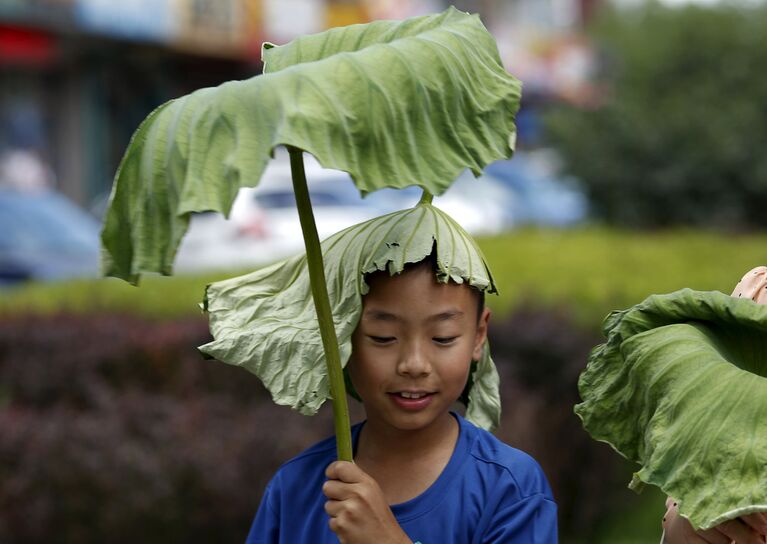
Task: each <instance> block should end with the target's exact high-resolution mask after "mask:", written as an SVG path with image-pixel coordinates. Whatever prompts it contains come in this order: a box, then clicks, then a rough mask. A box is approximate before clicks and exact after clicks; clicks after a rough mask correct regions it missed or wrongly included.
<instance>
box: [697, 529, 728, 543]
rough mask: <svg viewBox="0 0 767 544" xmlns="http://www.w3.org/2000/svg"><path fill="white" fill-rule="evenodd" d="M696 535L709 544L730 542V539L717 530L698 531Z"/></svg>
mask: <svg viewBox="0 0 767 544" xmlns="http://www.w3.org/2000/svg"><path fill="white" fill-rule="evenodd" d="M697 535H698V536H700V537H701V538H702V539H703V540H705V541H706V542H708V543H709V544H730V543H731V542H732V539H731V538H730V537H729V536H726V535H725V534H724V533H721V532H720V531H718V530H717V529H708V530H706V531H698V532H697Z"/></svg>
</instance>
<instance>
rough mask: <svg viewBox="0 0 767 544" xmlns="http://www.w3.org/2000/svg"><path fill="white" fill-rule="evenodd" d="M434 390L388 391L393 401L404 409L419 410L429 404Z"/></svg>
mask: <svg viewBox="0 0 767 544" xmlns="http://www.w3.org/2000/svg"><path fill="white" fill-rule="evenodd" d="M433 396H434V392H428V391H396V392H392V393H389V398H391V399H392V400H393V401H394V403H395V404H396V405H397V406H399V407H400V408H404V409H405V410H411V411H412V410H421V409H423V408H426V407H427V406H428V405H429V404H431V400H432V397H433Z"/></svg>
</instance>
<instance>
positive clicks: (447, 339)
mask: <svg viewBox="0 0 767 544" xmlns="http://www.w3.org/2000/svg"><path fill="white" fill-rule="evenodd" d="M456 338H458V337H457V336H435V337H434V338H432V340H434V341H435V342H436V343H437V344H442V345H443V346H447V345H450V344H452V343H453V342H454V341H455V339H456Z"/></svg>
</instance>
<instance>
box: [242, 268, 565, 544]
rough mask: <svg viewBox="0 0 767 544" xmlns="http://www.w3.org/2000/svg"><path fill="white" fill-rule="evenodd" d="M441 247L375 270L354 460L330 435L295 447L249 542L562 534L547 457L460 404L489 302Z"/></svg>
mask: <svg viewBox="0 0 767 544" xmlns="http://www.w3.org/2000/svg"><path fill="white" fill-rule="evenodd" d="M435 259H436V257H435V256H432V257H431V260H430V259H429V257H427V258H426V259H425V260H422V261H420V262H419V263H416V264H411V265H407V266H405V268H404V270H403V271H402V272H401V273H399V274H395V275H389V274H388V273H387V272H375V273H373V274H369V275H368V276H367V277H366V281H367V284H368V285H369V291H368V292H367V294H365V295H364V296H363V297H362V313H361V317H360V319H359V323H358V325H357V326H356V329H355V330H354V333H353V335H352V355H351V358H350V360H349V364H348V367H347V368H348V373H349V378H350V379H351V383H352V385H353V387H354V389H355V390H356V392H357V394H358V395H359V397H360V398H361V400H362V402H363V404H364V408H365V412H366V415H367V420H366V421H365V422H364V423H362V424H359V425H356V426H355V427H354V428H353V431H352V437H353V444H354V463H345V462H336V461H334V459H335V455H336V449H335V443H334V441H333V440H332V439H329V440H326V441H324V442H321V443H319V444H317V445H315V446H314V447H312V448H310V449H308V450H306V451H305V452H303V453H302V454H301V455H299V456H298V457H296V458H294V459H292V460H291V461H288V462H287V463H286V464H285V465H283V466H282V467H281V468H280V470H279V471H278V472H277V474H276V475H275V476H274V478H273V479H272V480H271V482H270V483H269V485H268V486H267V489H266V491H265V494H264V497H263V500H262V503H261V506H260V508H259V510H258V513H257V515H256V518H255V521H254V523H253V525H252V528H251V531H250V534H249V536H248V541H247V542H248V543H249V544H259V543H270V544H271V543H278V542H279V543H291V544H296V543H310V542H311V543H323V542H338V541H340V542H342V543H344V544H358V543H375V544H385V543H392V544H395V543H396V544H400V543H412V542H420V543H423V544H437V543H439V544H449V543H453V542H454V543H462V544H469V543H490V542H494V543H507V544H513V543H520V544H522V543H524V544H535V543H545V544H550V543H556V541H557V529H556V506H555V504H554V501H553V499H552V495H551V491H550V489H549V486H548V483H547V481H546V478H545V476H544V474H543V472H542V471H541V469H540V467H539V466H538V464H537V463H536V462H535V461H534V460H533V459H532V458H530V457H529V456H527V455H526V454H524V453H522V452H520V451H518V450H515V449H513V448H511V447H510V446H507V445H505V444H503V443H502V442H500V441H499V440H497V439H496V438H495V437H493V436H492V435H491V434H490V433H488V432H487V431H484V430H482V429H480V428H478V427H476V426H474V425H473V424H471V423H469V422H468V421H466V420H465V419H463V418H462V417H461V416H459V415H457V414H455V413H452V412H451V411H450V408H451V406H452V404H453V403H454V402H455V401H456V400H457V399H458V398H459V397H460V396H461V395H462V393H464V390H465V388H467V381H468V380H469V374H470V370H471V368H472V361H477V360H479V359H480V356H481V354H482V350H483V346H484V343H485V340H486V335H487V326H488V320H489V317H490V312H489V310H488V309H486V308H484V304H483V294H482V293H481V292H480V291H479V290H477V289H474V288H472V287H469V285H467V283H466V282H464V283H462V284H458V283H454V282H453V281H448V282H444V283H440V282H438V281H437V278H436V275H435V272H436V270H435V262H436V261H435Z"/></svg>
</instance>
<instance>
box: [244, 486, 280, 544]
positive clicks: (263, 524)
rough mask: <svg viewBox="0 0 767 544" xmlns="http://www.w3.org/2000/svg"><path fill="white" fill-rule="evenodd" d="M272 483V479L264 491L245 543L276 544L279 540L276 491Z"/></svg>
mask: <svg viewBox="0 0 767 544" xmlns="http://www.w3.org/2000/svg"><path fill="white" fill-rule="evenodd" d="M273 484H274V480H272V482H270V483H269V485H268V486H267V487H266V490H265V491H264V497H263V498H262V499H261V505H260V506H259V507H258V512H256V517H255V519H254V520H253V524H252V525H251V526H250V532H249V533H248V538H247V540H246V541H245V544H277V543H278V542H279V541H280V516H279V501H278V500H276V496H275V495H276V494H277V491H276V489H275V486H274V485H273Z"/></svg>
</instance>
